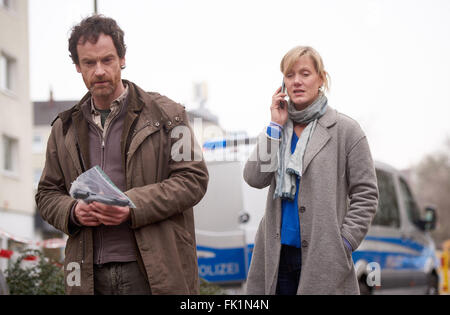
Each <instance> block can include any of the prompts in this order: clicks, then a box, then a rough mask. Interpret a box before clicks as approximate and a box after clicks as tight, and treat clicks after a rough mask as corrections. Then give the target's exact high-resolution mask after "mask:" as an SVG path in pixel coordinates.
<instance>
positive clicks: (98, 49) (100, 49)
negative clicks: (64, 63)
mask: <svg viewBox="0 0 450 315" xmlns="http://www.w3.org/2000/svg"><path fill="white" fill-rule="evenodd" d="M77 52H78V60H79V65H76V68H77V71H78V72H79V73H81V75H82V76H83V81H84V84H86V87H87V88H88V89H89V91H90V92H91V94H92V96H93V97H94V99H102V100H104V101H108V102H112V101H113V100H114V99H116V98H117V97H119V96H120V94H121V91H122V90H121V86H122V83H121V67H122V66H124V65H125V58H119V56H118V55H117V50H116V47H115V46H114V42H113V40H112V38H111V37H110V36H108V35H105V34H100V36H99V37H98V40H97V42H96V43H95V44H93V43H91V42H90V41H86V42H85V43H84V44H78V46H77Z"/></svg>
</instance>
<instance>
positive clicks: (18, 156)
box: [0, 0, 35, 268]
mask: <svg viewBox="0 0 450 315" xmlns="http://www.w3.org/2000/svg"><path fill="white" fill-rule="evenodd" d="M28 43H29V40H28V1H27V0H0V248H3V249H5V248H8V247H9V248H11V247H12V246H14V242H13V241H11V238H7V237H5V236H4V234H5V232H6V233H9V234H11V235H13V236H15V237H18V238H25V239H33V238H34V213H35V202H34V195H33V179H32V159H31V147H32V145H31V144H32V126H33V123H32V106H31V101H30V85H29V56H28V50H29V49H28V45H29V44H28ZM2 235H3V236H2ZM2 267H3V268H4V263H3V262H2V261H1V260H0V268H2Z"/></svg>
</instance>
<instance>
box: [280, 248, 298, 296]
mask: <svg viewBox="0 0 450 315" xmlns="http://www.w3.org/2000/svg"><path fill="white" fill-rule="evenodd" d="M301 267H302V250H301V248H296V247H293V246H288V245H281V252H280V266H279V267H278V281H277V290H276V294H277V295H296V294H297V289H298V284H299V283H300V271H301Z"/></svg>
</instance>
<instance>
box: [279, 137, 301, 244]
mask: <svg viewBox="0 0 450 315" xmlns="http://www.w3.org/2000/svg"><path fill="white" fill-rule="evenodd" d="M297 142H298V137H297V135H296V134H295V132H293V133H292V141H291V154H293V153H294V151H295V147H296V146H297ZM296 186H297V190H296V192H295V198H294V200H292V201H291V200H287V199H283V200H282V203H281V211H282V219H281V244H284V245H290V246H294V247H297V248H300V219H299V216H298V189H299V186H300V178H299V177H297V183H296Z"/></svg>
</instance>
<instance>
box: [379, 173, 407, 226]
mask: <svg viewBox="0 0 450 315" xmlns="http://www.w3.org/2000/svg"><path fill="white" fill-rule="evenodd" d="M376 172H377V180H378V191H379V198H378V209H377V213H376V215H375V218H374V219H373V222H372V225H381V226H388V227H395V228H398V227H400V213H399V206H398V200H397V194H396V193H395V185H394V178H393V177H392V174H390V173H387V172H384V171H381V170H376Z"/></svg>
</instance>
